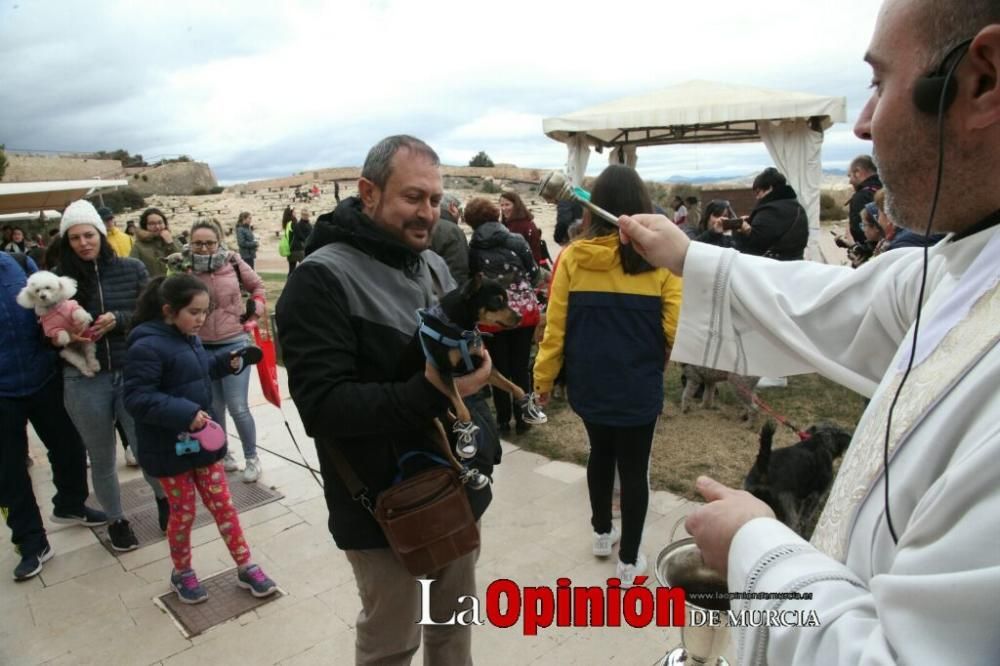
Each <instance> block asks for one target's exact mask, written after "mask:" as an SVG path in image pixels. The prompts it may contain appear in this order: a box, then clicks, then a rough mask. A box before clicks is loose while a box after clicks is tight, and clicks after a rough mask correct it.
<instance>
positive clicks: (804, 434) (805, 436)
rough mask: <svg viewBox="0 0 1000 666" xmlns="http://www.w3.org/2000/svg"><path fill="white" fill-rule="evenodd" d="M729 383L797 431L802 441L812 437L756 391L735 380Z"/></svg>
mask: <svg viewBox="0 0 1000 666" xmlns="http://www.w3.org/2000/svg"><path fill="white" fill-rule="evenodd" d="M729 383H730V385H732V387H733V388H735V389H736V390H737V392H739V393H740V394H741V395H742V396H743V397H744V398H749V399H750V400H751V401H752V402H753V403H754V404H755V405H757V406H758V407H760V408H761V409H763V410H764V411H765V412H767V413H768V414H769V415H770V416H772V417H774V420H775V421H777V422H778V423H780V424H781V425H783V426H786V427H788V428H791V429H792V430H793V431H794V432H795V434H796V435H798V437H799V440H800V441H803V442H804V441H806V440H807V439H809V438H810V437H811V435H810V434H809V433H807V432H806V431H804V430H799V429H798V428H797V427H795V425H793V424H792V422H791V421H789V420H788V419H787V418H785V417H784V416H782V415H781V414H779V413H778V412H776V411H775V410H774V408H772V407H771V406H770V405H769V404H767V403H766V402H764V401H763V400H761V399H760V397H759V396H758V395H757V394H756V393H754V392H753V391H748V390H747V389H745V388H743V387H742V386H740V385H739V384H736V383H735V382H729Z"/></svg>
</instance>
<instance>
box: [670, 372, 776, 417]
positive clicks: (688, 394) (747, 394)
mask: <svg viewBox="0 0 1000 666" xmlns="http://www.w3.org/2000/svg"><path fill="white" fill-rule="evenodd" d="M681 370H682V371H683V372H684V378H685V380H687V381H686V383H685V384H684V392H683V393H681V413H683V414H687V413H688V412H689V411H690V410H691V407H690V406H689V404H688V403H689V402H692V401H694V398H695V394H696V393H697V392H698V387H700V386H704V387H705V393H704V395H703V396H702V399H701V406H702V407H703V408H704V409H714V405H715V390H716V389H715V387H716V384H719V383H720V382H729V383H730V384H732V385H733V388H735V389H736V395H737V396H739V398H740V401H741V402H742V403H743V406H744V408H745V409H746V411H745V413H744V414H743V420H744V421H746V422H747V427H748V428H750V429H751V430H753V429H755V428H756V427H757V403H755V402H754V396H755V395H756V394H755V393H754V388H755V387H756V386H757V380H758V379H760V378H759V377H751V376H749V375H738V374H736V373H735V372H726V371H725V370H713V369H712V368H705V367H702V366H700V365H690V364H688V363H682V364H681Z"/></svg>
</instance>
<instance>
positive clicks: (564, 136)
mask: <svg viewBox="0 0 1000 666" xmlns="http://www.w3.org/2000/svg"><path fill="white" fill-rule="evenodd" d="M846 107H847V100H846V98H844V97H822V96H819V95H809V94H805V93H795V92H784V91H780V90H767V89H764V88H752V87H749V86H740V85H732V84H727V83H713V82H710V81H688V82H686V83H680V84H677V85H675V86H672V87H670V88H665V89H663V90H660V91H659V92H655V93H651V94H648V95H641V96H637V97H626V98H623V99H619V100H615V101H613V102H607V103H605V104H599V105H597V106H592V107H590V108H587V109H582V110H580V111H575V112H573V113H569V114H566V115H564V116H558V117H554V118H546V119H545V120H543V121H542V129H543V131H544V132H545V134H546V136H549V137H551V138H553V139H555V140H556V141H562V142H563V143H565V144H566V145H567V147H568V151H569V156H568V158H567V160H566V171H567V175H568V176H569V178H570V179H571V180H572V182H573V184H574V185H580V184H582V182H583V175H584V172H585V171H586V169H587V162H588V161H589V159H590V149H591V148H592V147H593V148H597V149H598V150H599V151H600V150H603V149H605V148H609V149H611V150H610V155H609V156H608V161H609V162H610V163H618V164H628V165H629V166H633V167H634V166H635V165H636V148H637V147H639V146H657V145H663V144H678V143H682V144H691V143H734V142H743V141H763V142H764V145H765V146H766V147H767V151H768V153H770V155H771V159H773V160H774V165H775V166H776V167H777V168H778V170H779V171H781V172H782V173H783V174H785V176H786V177H787V178H788V183H789V185H791V186H792V187H793V188H794V189H795V191H796V193H797V194H798V196H799V202H800V203H801V204H802V206H803V207H804V208H805V209H806V212H807V213H808V214H809V228H810V244H811V245H812V244H814V243H815V242H816V239H817V237H818V235H819V189H820V182H821V180H822V175H823V174H822V171H823V170H822V162H821V156H820V153H821V149H822V145H823V132H824V130H826V129H829V128H830V126H831V125H833V123H838V122H844V121H845V120H846V115H847V113H846Z"/></svg>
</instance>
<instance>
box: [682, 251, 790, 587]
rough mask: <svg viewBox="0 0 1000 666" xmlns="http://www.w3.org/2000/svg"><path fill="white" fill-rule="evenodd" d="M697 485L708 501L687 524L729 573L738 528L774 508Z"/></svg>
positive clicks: (711, 482)
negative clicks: (731, 550)
mask: <svg viewBox="0 0 1000 666" xmlns="http://www.w3.org/2000/svg"><path fill="white" fill-rule="evenodd" d="M681 233H683V232H681ZM695 489H696V490H697V491H698V492H699V493H701V495H702V497H704V498H705V499H706V500H708V503H707V504H705V505H704V506H701V507H699V508H698V509H696V510H695V511H694V512H693V513H692V514H691V515H689V516H688V517H687V521H686V522H685V524H684V527H685V529H687V531H688V534H690V535H691V536H693V537H694V542H695V543H696V544H698V548H700V549H701V556H702V559H704V560H705V564H706V565H707V566H708V567H709V568H710V569H714V570H715V571H717V572H719V573H720V574H722V575H723V576H726V575H727V569H728V568H729V546H730V545H731V544H732V543H733V537H734V536H736V532H738V531H739V529H740V528H741V527H743V526H744V525H746V524H747V523H749V522H750V521H751V520H753V519H754V518H774V512H773V511H771V507H769V506H768V505H767V504H764V503H763V502H761V501H760V500H759V499H757V498H756V497H754V496H753V495H751V494H750V493H748V492H746V491H745V490H735V489H733V488H730V487H728V486H724V485H723V484H721V483H719V482H718V481H716V480H715V479H711V478H709V477H707V476H699V477H698V481H697V482H696V483H695Z"/></svg>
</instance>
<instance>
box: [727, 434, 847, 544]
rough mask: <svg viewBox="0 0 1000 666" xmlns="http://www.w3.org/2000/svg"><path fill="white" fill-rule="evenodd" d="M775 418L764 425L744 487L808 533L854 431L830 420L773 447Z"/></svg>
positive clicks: (805, 535)
mask: <svg viewBox="0 0 1000 666" xmlns="http://www.w3.org/2000/svg"><path fill="white" fill-rule="evenodd" d="M774 429H775V425H774V421H770V420H768V421H767V423H765V424H764V427H763V428H761V430H760V449H759V450H758V452H757V460H756V462H754V465H753V467H752V468H751V469H750V472H749V473H748V474H747V478H746V480H744V481H743V489H744V490H746V491H748V492H749V493H750V494H751V495H753V496H754V497H756V498H757V499H759V500H761V501H762V502H764V503H765V504H767V505H768V506H769V507H771V509H772V510H773V511H774V515H775V517H777V519H778V520H780V521H781V522H783V523H784V524H786V525H788V526H789V527H790V528H792V529H793V530H794V531H795V532H796V533H797V534H798V535H799V536H801V537H802V538H804V539H809V537H810V536H812V531H813V528H814V527H815V523H816V518H817V517H818V515H817V514H818V511H819V508H820V504H821V501H822V500H823V498H824V497H825V496H826V493H827V492H828V491H829V490H830V486H831V485H832V484H833V461H834V460H835V459H837V458H839V457H840V456H842V455H843V454H844V451H846V450H847V446H848V445H849V444H850V443H851V436H852V435H851V433H850V432H848V431H847V430H844V429H843V428H841V427H839V426H836V425H834V424H832V423H818V424H816V425H814V426H810V427H809V429H808V430H806V431H805V435H807V437H806V438H805V439H803V440H802V441H800V442H798V443H796V444H793V445H792V446H787V447H784V448H780V449H775V450H773V451H772V450H771V443H772V441H773V440H774Z"/></svg>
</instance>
